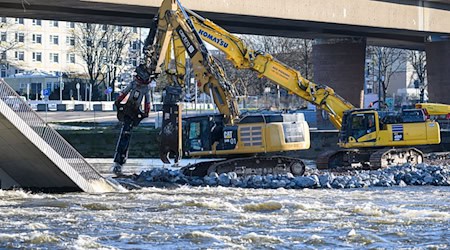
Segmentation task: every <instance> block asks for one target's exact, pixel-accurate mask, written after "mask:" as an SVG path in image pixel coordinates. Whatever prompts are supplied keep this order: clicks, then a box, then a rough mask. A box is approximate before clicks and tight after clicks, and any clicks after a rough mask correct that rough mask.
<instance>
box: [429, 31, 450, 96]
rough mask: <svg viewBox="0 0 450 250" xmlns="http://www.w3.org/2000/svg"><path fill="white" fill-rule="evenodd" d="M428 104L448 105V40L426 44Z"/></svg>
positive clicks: (449, 43)
mask: <svg viewBox="0 0 450 250" xmlns="http://www.w3.org/2000/svg"><path fill="white" fill-rule="evenodd" d="M425 51H426V54H427V76H428V79H427V80H428V99H429V102H437V103H445V104H450V39H446V40H442V39H439V40H438V41H433V39H432V40H431V42H427V43H426V44H425Z"/></svg>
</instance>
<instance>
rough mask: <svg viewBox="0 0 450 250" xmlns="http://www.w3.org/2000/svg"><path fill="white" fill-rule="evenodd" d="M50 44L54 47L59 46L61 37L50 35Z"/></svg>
mask: <svg viewBox="0 0 450 250" xmlns="http://www.w3.org/2000/svg"><path fill="white" fill-rule="evenodd" d="M50 43H51V44H54V45H58V44H59V36H57V35H50Z"/></svg>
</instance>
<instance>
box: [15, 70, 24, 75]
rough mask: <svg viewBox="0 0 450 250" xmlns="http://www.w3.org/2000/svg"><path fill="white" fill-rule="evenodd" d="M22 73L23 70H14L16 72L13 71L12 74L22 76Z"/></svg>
mask: <svg viewBox="0 0 450 250" xmlns="http://www.w3.org/2000/svg"><path fill="white" fill-rule="evenodd" d="M23 72H24V70H23V69H16V70H15V71H14V74H22V73H23Z"/></svg>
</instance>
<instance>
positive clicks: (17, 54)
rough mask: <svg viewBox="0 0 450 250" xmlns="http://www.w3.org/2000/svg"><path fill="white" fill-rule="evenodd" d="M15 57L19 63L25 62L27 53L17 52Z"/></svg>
mask: <svg viewBox="0 0 450 250" xmlns="http://www.w3.org/2000/svg"><path fill="white" fill-rule="evenodd" d="M14 55H15V58H16V59H17V60H19V61H23V60H25V52H23V51H16V52H15V54H14Z"/></svg>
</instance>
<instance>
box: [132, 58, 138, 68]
mask: <svg viewBox="0 0 450 250" xmlns="http://www.w3.org/2000/svg"><path fill="white" fill-rule="evenodd" d="M131 65H133V66H134V67H136V66H137V59H136V58H132V59H131Z"/></svg>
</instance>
